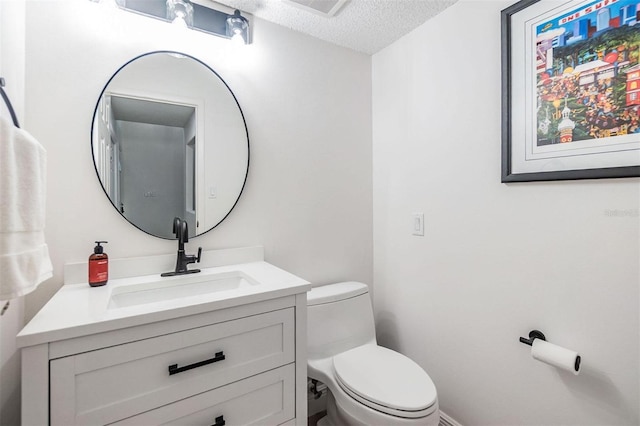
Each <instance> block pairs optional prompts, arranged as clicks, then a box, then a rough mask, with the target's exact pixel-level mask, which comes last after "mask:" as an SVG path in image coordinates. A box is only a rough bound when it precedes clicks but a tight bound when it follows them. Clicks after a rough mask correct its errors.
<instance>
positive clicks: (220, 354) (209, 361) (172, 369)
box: [169, 352, 225, 424]
mask: <svg viewBox="0 0 640 426" xmlns="http://www.w3.org/2000/svg"><path fill="white" fill-rule="evenodd" d="M223 359H225V356H224V353H223V352H216V356H214V357H213V358H211V359H205V360H204V361H200V362H196V363H194V364H189V365H185V366H184V367H178V364H172V365H170V366H169V375H170V376H171V375H173V374H178V373H182V372H183V371H187V370H191V369H194V368H198V367H202V366H205V365H209V364H213V363H214V362H218V361H222V360H223ZM216 421H217V419H216ZM221 424H224V420H223V423H221Z"/></svg>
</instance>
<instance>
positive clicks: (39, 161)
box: [0, 117, 53, 300]
mask: <svg viewBox="0 0 640 426" xmlns="http://www.w3.org/2000/svg"><path fill="white" fill-rule="evenodd" d="M46 168H47V153H46V151H45V149H44V148H43V147H42V145H40V143H39V142H38V141H37V140H36V139H35V138H34V137H33V136H31V135H30V134H29V133H27V132H26V131H24V130H22V129H19V128H17V127H15V126H14V125H13V124H12V123H10V122H9V121H7V120H6V119H4V118H2V117H0V300H10V299H13V298H16V297H19V296H23V295H25V294H27V293H29V292H31V291H33V290H35V289H36V287H37V286H38V284H40V283H41V282H42V281H44V280H46V279H48V278H50V277H51V276H52V270H53V268H52V266H51V260H50V259H49V249H48V248H47V244H46V243H45V241H44V223H45V201H46V173H47V171H46Z"/></svg>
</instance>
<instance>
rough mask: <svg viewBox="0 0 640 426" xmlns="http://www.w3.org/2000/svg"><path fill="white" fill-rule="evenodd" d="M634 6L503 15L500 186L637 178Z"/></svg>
mask: <svg viewBox="0 0 640 426" xmlns="http://www.w3.org/2000/svg"><path fill="white" fill-rule="evenodd" d="M639 120H640V0H570V1H557V0H555V1H552V0H522V1H519V2H518V3H515V4H514V5H512V6H510V7H508V8H507V9H504V10H503V11H502V182H526V181H541V180H564V179H599V178H622V177H635V176H640V122H639Z"/></svg>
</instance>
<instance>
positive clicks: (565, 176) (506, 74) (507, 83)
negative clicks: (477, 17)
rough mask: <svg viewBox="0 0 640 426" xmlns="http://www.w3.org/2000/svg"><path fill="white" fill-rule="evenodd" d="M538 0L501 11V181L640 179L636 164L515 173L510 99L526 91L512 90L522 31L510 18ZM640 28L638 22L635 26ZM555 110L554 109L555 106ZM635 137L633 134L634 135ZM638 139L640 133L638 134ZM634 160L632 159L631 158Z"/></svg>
mask: <svg viewBox="0 0 640 426" xmlns="http://www.w3.org/2000/svg"><path fill="white" fill-rule="evenodd" d="M539 1H540V0H521V1H518V2H517V3H515V4H513V5H511V6H509V7H508V8H506V9H504V10H502V12H501V48H502V54H501V61H502V70H501V71H502V117H501V121H502V163H501V168H502V173H501V181H502V182H503V183H509V182H533V181H557V180H576V179H604V178H629V177H639V176H640V161H639V163H638V164H639V165H631V166H622V167H602V168H588V169H575V170H548V169H547V170H545V171H536V172H518V171H515V170H514V167H513V161H512V160H513V154H514V143H520V142H519V141H515V140H514V138H513V137H512V135H513V130H514V129H513V127H512V126H513V123H512V121H513V120H512V118H513V103H514V101H513V98H514V91H515V90H525V89H524V88H523V87H517V88H514V87H513V69H512V64H513V60H514V58H513V57H512V54H513V53H512V51H513V40H512V35H513V34H514V31H520V32H522V30H523V28H514V23H513V22H512V18H513V16H514V15H515V14H517V13H520V12H523V11H526V9H528V8H530V7H531V6H532V5H535V4H536V3H538V2H539ZM636 26H638V28H640V23H638V24H636ZM556 110H557V107H556ZM634 135H635V133H634ZM638 138H639V140H640V133H638ZM629 155H637V156H638V159H640V151H638V150H631V151H630V152H629ZM632 161H633V159H632Z"/></svg>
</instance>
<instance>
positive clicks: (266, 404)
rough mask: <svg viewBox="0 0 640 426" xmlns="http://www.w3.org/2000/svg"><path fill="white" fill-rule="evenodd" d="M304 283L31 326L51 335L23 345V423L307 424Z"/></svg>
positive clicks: (31, 337) (25, 337)
mask: <svg viewBox="0 0 640 426" xmlns="http://www.w3.org/2000/svg"><path fill="white" fill-rule="evenodd" d="M263 263H264V262H263ZM298 284H299V285H298V286H293V287H291V288H290V289H289V291H284V293H285V294H284V295H279V293H280V294H281V293H282V291H280V292H275V293H272V294H271V295H272V296H273V295H279V297H273V298H269V297H268V295H267V297H264V296H265V295H262V296H263V297H256V295H250V296H247V295H245V297H240V300H233V299H232V300H231V302H230V301H229V299H223V298H218V299H220V300H217V301H213V302H211V303H213V305H215V304H216V303H217V304H218V305H219V306H218V307H217V308H216V309H211V310H208V307H214V308H215V307H216V306H208V304H207V303H204V304H202V303H198V304H196V306H197V307H198V309H196V310H195V312H194V313H193V314H187V315H185V312H188V310H189V309H188V308H189V306H183V309H178V310H174V311H172V310H171V309H168V310H163V311H161V312H148V313H147V314H146V315H137V314H133V315H131V312H129V311H125V312H129V313H128V314H127V315H125V316H123V317H121V318H119V317H117V316H116V318H111V319H110V320H109V321H95V322H94V323H93V324H91V326H90V327H88V328H87V326H86V324H85V325H84V326H79V329H80V330H83V329H84V331H81V332H78V331H77V329H75V332H74V329H73V328H71V329H65V328H62V329H60V328H57V329H55V330H50V331H49V332H47V333H45V334H44V335H43V334H42V333H40V334H34V333H33V332H31V333H29V332H28V331H27V332H25V331H24V330H23V332H21V336H19V339H20V338H22V339H23V340H25V341H27V343H28V342H29V340H35V341H36V342H38V341H39V340H43V339H46V337H47V336H48V340H47V341H44V342H38V343H37V344H32V345H28V344H24V345H23V346H24V347H23V349H22V355H23V358H22V371H23V381H22V421H23V424H25V425H43V424H51V425H64V426H67V425H107V424H116V425H159V424H175V425H216V426H222V425H228V426H230V425H249V424H254V425H261V426H262V425H280V424H287V425H293V424H300V425H302V424H305V425H306V422H307V419H306V416H307V409H306V403H307V401H306V291H307V290H308V288H307V287H308V283H306V282H305V281H303V280H300V282H299V283H298ZM91 290H92V289H89V290H88V291H89V292H90V291H91ZM286 293H290V294H286ZM91 294H92V296H93V293H91ZM54 297H55V296H54ZM243 300H244V301H243ZM241 302H242V303H241ZM225 305H226V306H228V307H224V306H225ZM185 309H186V311H185ZM45 311H46V310H45ZM198 311H200V312H198ZM154 314H155V315H154ZM39 315H40V314H39ZM111 316H112V317H113V315H111ZM154 316H155V317H157V318H154ZM134 323H138V324H135V325H133V324H134ZM36 325H37V324H36ZM36 337H39V339H36Z"/></svg>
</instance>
